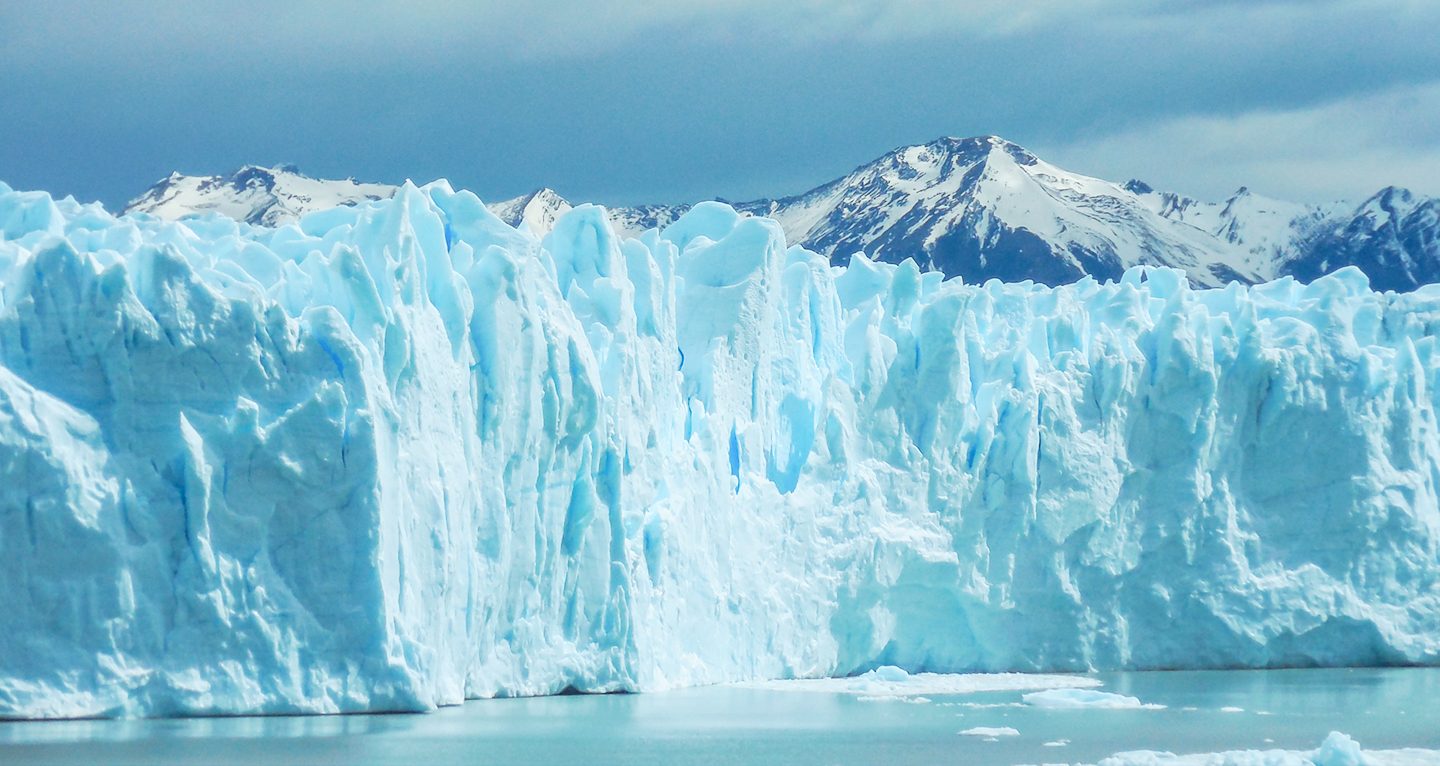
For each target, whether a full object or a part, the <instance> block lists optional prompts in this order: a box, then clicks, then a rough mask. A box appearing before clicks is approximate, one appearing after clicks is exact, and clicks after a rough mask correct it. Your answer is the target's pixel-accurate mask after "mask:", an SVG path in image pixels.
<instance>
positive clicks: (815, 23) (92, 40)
mask: <svg viewBox="0 0 1440 766" xmlns="http://www.w3.org/2000/svg"><path fill="white" fill-rule="evenodd" d="M221 5H222V4H220V3H192V2H153V3H145V2H133V3H99V2H95V3H87V2H75V1H71V0H46V2H5V3H0V180H4V181H6V182H8V183H9V184H11V185H12V186H15V187H17V188H34V189H45V190H49V191H52V192H55V193H60V194H74V195H76V196H78V197H80V198H82V199H86V200H89V199H99V200H101V201H103V202H105V203H106V204H107V205H110V206H112V207H113V206H116V205H119V204H121V203H123V202H124V201H125V200H127V199H129V198H130V197H133V196H135V195H138V194H139V193H140V192H142V191H143V190H144V189H145V188H146V187H147V186H148V185H149V184H151V183H153V182H154V181H155V180H156V179H158V178H160V177H162V176H164V175H166V174H168V173H169V172H170V171H171V170H177V169H178V170H180V171H182V172H186V173H206V174H209V173H221V172H228V171H229V170H232V169H234V168H235V167H236V166H239V165H241V164H244V163H257V164H266V165H269V164H275V163H281V162H293V163H296V164H298V165H299V166H300V167H301V169H302V170H303V171H305V172H306V173H308V174H310V175H315V176H321V177H345V176H355V177H357V178H361V179H364V180H376V181H388V182H399V181H401V180H404V179H405V178H413V179H415V180H416V181H428V180H431V179H434V178H438V177H447V178H449V179H451V181H452V183H454V184H455V185H456V186H460V187H465V188H470V189H472V190H474V191H476V192H477V193H478V194H480V195H481V196H482V197H484V198H487V199H499V198H502V197H508V196H513V195H516V194H519V193H522V192H525V191H529V190H530V189H532V188H534V187H537V186H540V185H548V186H552V187H554V188H556V189H558V190H559V191H560V192H561V193H562V194H564V195H566V196H567V197H570V198H571V199H574V200H584V201H598V202H606V203H612V204H628V203H636V202H644V201H650V202H680V201H693V200H695V199H699V198H705V197H715V196H720V197H725V198H730V199H745V198H752V197H757V196H777V195H781V194H786V193H794V192H798V191H803V190H804V189H807V188H809V187H811V186H814V185H816V184H818V183H820V182H822V181H826V180H829V179H831V178H833V177H836V176H838V175H841V174H842V173H844V172H846V171H848V170H849V169H851V168H852V167H854V166H855V165H858V164H860V163H862V162H865V161H867V160H870V159H873V158H874V157H875V156H878V155H879V154H882V153H884V152H885V151H888V150H889V149H892V148H894V147H896V146H900V145H904V144H908V143H918V142H923V141H927V140H930V139H933V138H936V137H938V136H942V135H955V136H968V135H983V134H992V133H993V134H999V135H1001V136H1004V137H1006V138H1009V139H1011V140H1013V141H1016V142H1018V143H1020V144H1022V145H1025V146H1027V147H1028V148H1030V149H1031V150H1032V151H1034V152H1036V153H1037V154H1039V155H1040V156H1042V157H1044V158H1046V159H1049V160H1050V161H1052V162H1055V163H1056V164H1059V165H1061V166H1063V167H1067V168H1070V169H1072V170H1075V171H1079V172H1083V173H1088V174H1091V175H1098V176H1101V177H1105V178H1110V179H1113V180H1125V179H1126V178H1130V177H1138V178H1142V179H1144V180H1146V181H1148V182H1150V183H1151V184H1152V185H1154V186H1156V187H1157V188H1168V189H1175V190H1179V191H1183V192H1186V193H1190V194H1195V195H1199V196H1203V197H1209V198H1219V197H1223V196H1225V195H1226V194H1227V193H1228V192H1230V191H1231V190H1233V189H1234V188H1235V187H1237V186H1240V185H1242V184H1244V185H1248V186H1250V187H1251V188H1252V189H1254V190H1256V191H1259V192H1262V193H1266V194H1270V195H1272V196H1278V197H1285V198H1291V199H1298V200H1311V201H1319V200H1326V199H1332V198H1347V199H1360V198H1363V197H1365V196H1368V195H1369V194H1370V193H1372V192H1374V191H1375V190H1376V189H1378V188H1380V187H1381V186H1384V185H1387V184H1397V185H1403V186H1409V187H1411V188H1414V189H1416V190H1418V191H1422V192H1426V193H1430V194H1440V44H1437V43H1436V39H1437V37H1440V2H1433V1H1431V0H1189V1H1188V2H1187V1H1186V0H1164V1H1163V2H1159V1H1157V2H1141V1H1140V0H1032V1H1027V0H979V1H978V2H960V1H959V0H911V1H908V2H907V1H905V0H898V1H897V0H889V1H882V0H875V1H873V2H872V1H871V0H835V1H832V2H818V1H813V0H786V1H784V2H777V0H767V1H766V2H758V1H753V2H752V1H751V0H730V2H696V1H695V0H671V1H670V2H654V1H652V0H646V1H644V2H641V1H639V0H635V1H626V2H610V3H605V2H592V3H581V2H575V3H560V2H546V1H541V2H528V3H506V4H499V3H484V2H480V3H475V2H458V1H449V2H441V1H438V0H431V1H428V2H426V1H423V0H422V1H418V2H417V1H415V0H410V1H408V2H398V1H397V2H384V3H381V2H374V3H366V4H358V9H356V8H344V7H343V6H344V5H345V4H341V3H329V2H305V1H304V0H285V1H284V2H251V3H246V4H245V6H244V7H243V8H241V7H240V6H239V4H235V7H234V8H232V9H229V10H226V9H223V8H221V7H220V6H221ZM211 6H214V7H213V8H212V7H211ZM777 6H778V7H779V9H777Z"/></svg>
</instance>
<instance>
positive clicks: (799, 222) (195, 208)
mask: <svg viewBox="0 0 1440 766" xmlns="http://www.w3.org/2000/svg"><path fill="white" fill-rule="evenodd" d="M393 192H394V187H390V186H385V185H381V184H356V183H355V182H354V181H318V180H315V179H309V178H305V177H304V176H300V175H298V174H296V173H294V172H293V171H292V170H285V169H263V168H245V169H242V170H241V171H240V172H238V173H236V174H235V175H233V176H230V177H225V178H220V177H210V178H191V177H186V176H178V175H174V176H171V177H170V178H169V179H166V180H165V181H162V182H160V183H159V184H157V185H156V186H155V187H154V188H152V189H151V191H150V192H147V194H146V195H145V196H144V197H141V198H140V199H139V200H136V201H135V202H133V203H131V205H130V206H129V207H127V208H126V210H127V212H150V213H154V214H156V215H160V216H161V217H165V218H170V219H175V218H179V217H181V216H183V215H185V214H187V213H190V212H204V211H210V210H213V211H216V212H220V213H223V214H225V215H229V216H230V217H233V218H236V219H238V220H245V221H248V222H251V223H262V224H265V225H276V224H280V223H286V222H290V221H293V220H295V219H297V218H298V217H299V216H300V215H303V214H304V213H306V212H310V211H313V210H321V209H325V208H327V207H333V206H335V205H337V204H354V203H355V202H357V201H361V200H365V199H375V198H382V197H388V196H389V195H390V194H392V193H393ZM1406 200H1408V201H1406ZM571 207H572V204H571V203H570V202H569V201H567V200H566V199H564V198H563V197H561V196H560V195H559V194H558V193H556V192H555V191H554V190H552V189H548V188H542V189H540V190H537V191H535V192H532V193H530V194H526V195H522V196H520V197H516V198H514V199H510V200H505V201H503V202H499V203H495V204H492V205H490V208H491V210H492V211H493V212H494V213H495V214H496V215H498V216H499V217H500V219H501V220H503V221H505V222H506V223H508V224H510V225H512V226H516V227H520V228H524V229H525V230H526V231H528V232H530V233H532V234H535V235H536V236H544V235H545V234H546V233H548V232H549V231H550V229H551V228H552V227H553V226H554V224H555V221H557V220H558V219H559V217H560V216H561V215H563V213H564V212H565V211H567V210H569V209H570V208H571ZM735 208H736V209H737V210H740V211H741V212H743V213H746V214H750V215H758V216H765V217H769V218H773V219H774V220H776V221H778V222H779V223H780V225H781V227H782V228H783V229H784V230H785V234H786V237H787V238H788V239H789V240H790V241H792V242H796V243H798V244H801V245H804V246H805V247H807V248H809V249H811V250H813V251H815V252H818V253H821V254H822V255H825V256H827V257H829V258H830V260H831V262H832V263H834V264H836V265H844V264H846V263H848V262H849V259H850V256H852V255H853V254H855V253H857V252H863V253H865V254H867V256H868V257H870V258H871V260H875V261H881V262H887V263H900V262H902V261H904V260H905V259H907V258H909V259H913V260H915V261H916V262H917V263H918V264H919V265H920V266H921V268H922V269H923V270H926V271H931V270H934V271H940V272H942V273H944V274H946V275H947V276H959V277H962V278H964V279H965V280H967V281H970V282H983V281H985V280H987V279H991V278H997V279H1000V280H1002V281H1012V282H1014V281H1022V280H1026V279H1029V280H1034V281H1037V282H1040V283H1042V284H1048V285H1057V284H1065V283H1068V282H1073V281H1075V280H1077V279H1079V278H1080V277H1082V276H1085V275H1089V276H1093V277H1095V278H1097V279H1101V280H1107V279H1108V280H1113V279H1117V278H1119V276H1120V274H1121V273H1123V271H1124V270H1125V269H1127V268H1130V267H1132V266H1137V265H1154V266H1170V267H1174V268H1179V269H1182V270H1183V271H1185V272H1186V274H1187V275H1188V276H1189V278H1190V279H1191V280H1192V281H1193V282H1195V283H1196V284H1197V285H1202V286H1219V285H1223V284H1225V283H1227V282H1229V281H1231V280H1237V281H1240V282H1243V283H1245V284H1255V283H1259V282H1264V281H1269V280H1271V279H1275V278H1277V277H1281V276H1286V275H1293V276H1296V277H1297V278H1300V279H1303V280H1305V281H1310V280H1313V279H1315V278H1317V277H1319V276H1321V275H1323V274H1326V273H1329V272H1330V271H1333V270H1335V269H1336V268H1339V267H1340V266H1344V265H1353V266H1356V267H1358V268H1360V269H1361V270H1362V271H1365V272H1366V273H1367V274H1369V275H1370V276H1371V278H1372V280H1373V284H1374V285H1375V286H1376V287H1377V288H1380V289H1396V290H1410V289H1414V288H1415V287H1416V286H1417V285H1420V284H1426V283H1429V282H1434V281H1440V222H1437V210H1440V202H1437V201H1436V200H1433V199H1426V198H1421V197H1416V196H1415V195H1412V194H1410V193H1409V192H1407V191H1404V190H1400V189H1387V190H1383V191H1382V192H1380V193H1379V194H1377V195H1376V196H1375V197H1374V198H1372V199H1371V200H1369V201H1367V202H1366V203H1364V204H1362V205H1361V206H1360V207H1359V208H1354V207H1352V206H1349V205H1345V204H1342V203H1335V204H1329V205H1301V204H1297V203H1291V202H1284V201H1281V200H1274V199H1270V198H1267V197H1264V196H1261V195H1258V194H1254V193H1252V192H1250V191H1249V190H1247V189H1243V188H1242V189H1240V190H1239V191H1237V192H1236V193H1235V194H1234V195H1232V196H1231V197H1230V198H1229V199H1226V200H1224V201H1221V202H1204V201H1200V200H1196V199H1192V198H1189V197H1185V196H1182V195H1178V194H1175V193H1172V192H1159V191H1155V190H1154V189H1151V188H1150V187H1149V186H1147V185H1145V184H1144V183H1142V182H1139V181H1131V182H1129V183H1126V184H1124V185H1119V184H1114V183H1111V182H1109V181H1104V180H1101V179H1097V178H1091V177H1088V176H1084V175H1080V174H1076V173H1072V172H1069V171H1067V170H1064V169H1062V168H1059V167H1056V166H1054V165H1051V164H1050V163H1047V162H1045V161H1044V160H1041V159H1039V158H1037V157H1036V156H1035V155H1033V154H1031V153H1030V152H1028V151H1026V150H1025V149H1024V148H1022V147H1020V146H1018V145H1016V144H1013V143H1010V142H1008V141H1005V140H1004V139H1001V138H998V137H995V136H985V137H979V138H942V139H939V140H936V141H932V142H930V143H928V144H922V145H917V146H908V147H903V148H900V149H897V150H895V151H893V152H889V153H887V154H886V155H884V156H882V157H880V158H878V159H876V160H874V161H873V162H869V163H866V164H865V165H862V166H860V167H858V168H856V169H855V170H854V171H853V172H851V173H849V174H848V175H846V176H844V177H842V178H839V179H836V180H834V181H831V182H830V183H827V184H824V185H822V186H819V187H817V188H815V189H812V190H810V191H808V192H805V193H803V194H799V195H795V196H792V197H784V198H780V199H774V200H756V201H752V202H743V203H738V204H736V205H735ZM689 209H690V205H643V206H638V207H620V208H613V209H611V210H610V211H609V219H610V222H611V224H612V225H613V226H614V227H615V229H616V231H617V232H619V233H620V234H621V235H622V236H624V237H638V236H640V235H641V234H643V233H644V232H645V231H647V230H650V229H656V228H663V227H665V226H668V225H670V224H671V223H673V222H674V221H676V220H678V219H679V218H680V216H681V215H683V214H684V213H685V212H686V211H687V210H689Z"/></svg>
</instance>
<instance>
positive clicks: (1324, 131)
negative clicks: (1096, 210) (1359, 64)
mask: <svg viewBox="0 0 1440 766" xmlns="http://www.w3.org/2000/svg"><path fill="white" fill-rule="evenodd" d="M1037 151H1041V152H1042V153H1043V154H1045V155H1046V156H1048V157H1050V158H1052V159H1053V161H1055V162H1057V163H1058V164H1060V165H1062V166H1067V167H1071V168H1074V169H1075V170H1079V171H1082V172H1087V173H1090V174H1092V175H1098V176H1102V177H1107V178H1113V179H1116V180H1121V179H1125V178H1134V177H1138V178H1141V179H1143V180H1145V181H1147V182H1148V183H1150V184H1151V185H1153V186H1155V187H1157V188H1169V189H1175V190H1178V191H1183V192H1186V193H1190V194H1195V195H1198V196H1202V197H1207V198H1211V199H1214V198H1220V197H1223V196H1225V195H1226V194H1228V193H1229V192H1231V191H1234V190H1235V189H1236V188H1237V187H1239V186H1242V185H1246V186H1249V187H1250V188H1251V189H1253V190H1255V191H1257V192H1260V193H1263V194H1267V195H1269V196H1273V197H1279V198H1283V199H1293V200H1301V201H1314V202H1318V201H1326V200H1336V199H1348V200H1353V201H1358V200H1359V199H1363V198H1364V197H1367V196H1369V195H1370V194H1372V193H1374V192H1375V191H1376V190H1378V189H1380V188H1382V187H1384V186H1390V185H1395V186H1405V187H1408V188H1411V189H1413V190H1415V191H1418V192H1421V193H1424V194H1430V195H1440V80H1436V81H1433V82H1430V83H1425V84H1421V85H1415V86H1404V87H1398V88H1393V89H1390V90H1386V91H1384V92H1381V93H1375V94H1368V95H1363V96H1357V97H1352V98H1344V99H1339V100H1335V101H1331V102H1328V103H1324V104H1320V105H1316V106H1311V107H1305V108H1296V109H1258V110H1254V111H1249V112H1245V113H1242V114H1237V115H1192V116H1184V117H1177V118H1172V119H1168V120H1163V121H1161V122H1158V123H1154V124H1145V125H1135V126H1132V127H1129V128H1128V129H1125V130H1122V131H1119V132H1116V133H1113V134H1111V135H1107V136H1104V137H1100V138H1095V139H1090V140H1082V141H1076V142H1072V143H1056V144H1054V145H1051V146H1045V147H1037Z"/></svg>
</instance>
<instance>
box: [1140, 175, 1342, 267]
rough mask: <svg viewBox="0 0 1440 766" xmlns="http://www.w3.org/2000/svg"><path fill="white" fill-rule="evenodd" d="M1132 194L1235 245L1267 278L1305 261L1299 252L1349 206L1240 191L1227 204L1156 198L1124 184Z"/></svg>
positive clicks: (1159, 194)
mask: <svg viewBox="0 0 1440 766" xmlns="http://www.w3.org/2000/svg"><path fill="white" fill-rule="evenodd" d="M1125 188H1126V189H1127V190H1128V191H1131V192H1134V193H1135V195H1136V197H1137V198H1138V199H1139V200H1140V201H1141V202H1142V203H1143V204H1144V205H1145V206H1146V207H1148V208H1150V209H1151V210H1153V211H1154V212H1155V213H1157V214H1159V215H1160V216H1162V217H1164V218H1167V219H1169V220H1172V221H1179V222H1181V223H1186V224H1189V225H1191V226H1194V227H1196V228H1198V229H1201V230H1202V231H1204V232H1206V233H1207V234H1210V235H1212V236H1214V237H1216V238H1217V239H1219V240H1221V241H1222V242H1225V243H1227V244H1229V245H1232V246H1234V247H1235V248H1236V250H1237V251H1238V252H1239V253H1241V256H1240V257H1241V259H1242V262H1243V263H1244V264H1245V266H1246V267H1247V268H1248V269H1249V270H1250V271H1252V272H1254V273H1257V274H1260V275H1262V276H1264V277H1266V278H1274V277H1276V276H1279V273H1278V271H1277V269H1279V268H1280V267H1281V266H1282V265H1283V264H1284V263H1286V262H1289V261H1291V260H1294V259H1296V258H1297V257H1299V256H1300V251H1299V249H1298V248H1299V247H1300V246H1301V244H1302V243H1303V242H1304V240H1305V239H1306V238H1307V237H1309V236H1310V235H1311V234H1312V233H1313V232H1314V231H1316V230H1317V229H1319V228H1320V227H1322V226H1323V225H1324V224H1325V223H1326V222H1327V221H1329V220H1331V219H1333V218H1334V217H1335V216H1336V215H1340V214H1343V213H1344V207H1345V206H1344V205H1342V204H1340V203H1335V204H1331V205H1325V206H1319V205H1302V204H1299V203H1295V202H1284V201H1282V200H1276V199H1271V198H1269V197H1264V196H1261V195H1259V194H1255V193H1254V192H1252V191H1250V190H1249V189H1247V188H1245V187H1241V188H1240V189H1239V190H1237V191H1236V192H1235V193H1234V194H1233V195H1231V196H1230V197H1229V198H1228V199H1226V200H1224V201H1222V202H1203V201H1201V200H1197V199H1194V198H1191V197H1186V196H1183V195H1180V194H1176V193H1174V192H1157V191H1155V190H1153V189H1151V188H1150V187H1149V186H1148V185H1146V184H1144V183H1142V182H1140V181H1130V182H1128V183H1127V184H1125Z"/></svg>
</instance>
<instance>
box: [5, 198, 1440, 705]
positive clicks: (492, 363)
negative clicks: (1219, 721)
mask: <svg viewBox="0 0 1440 766" xmlns="http://www.w3.org/2000/svg"><path fill="white" fill-rule="evenodd" d="M1437 330H1440V288H1434V287H1429V288H1421V289H1419V290H1417V291H1415V292H1413V293H1409V294H1403V295H1400V294H1393V293H1377V292H1374V291H1372V290H1371V289H1370V288H1369V286H1368V283H1367V282H1366V280H1365V277H1364V276H1363V275H1362V274H1361V273H1360V272H1358V271H1356V270H1355V269H1345V270H1342V271H1340V272H1337V273H1336V274H1334V275H1332V276H1329V277H1325V278H1322V279H1319V280H1316V281H1315V282H1314V283H1312V284H1310V285H1308V286H1305V285H1301V284H1298V283H1297V282H1295V281H1293V280H1289V279H1285V280H1281V281H1278V282H1273V283H1270V284H1265V285H1261V286H1256V287H1251V288H1247V287H1243V286H1240V285H1231V286H1229V287H1227V288H1224V289H1214V290H1196V289H1191V288H1190V287H1189V286H1188V284H1187V282H1186V280H1185V278H1184V276H1183V275H1182V274H1181V273H1180V272H1178V271H1174V270H1169V269H1161V268H1145V267H1137V268H1134V269H1131V270H1130V271H1127V272H1126V273H1125V275H1124V278H1123V279H1121V280H1120V281H1118V282H1115V283H1104V284H1102V283H1099V282H1097V281H1095V280H1092V279H1083V280H1081V281H1080V282H1078V283H1075V284H1072V285H1067V286H1063V287H1056V288H1049V287H1044V286H1039V285H1035V284H1031V283H1019V284H1002V283H999V282H994V281H991V282H987V283H985V284H983V285H968V284H963V283H961V282H960V281H958V280H950V281H942V279H941V278H940V275H938V274H935V273H923V272H922V271H921V270H920V269H919V268H918V267H916V265H915V264H914V262H910V261H907V262H905V263H902V264H900V265H898V266H892V265H887V264H880V263H873V262H871V261H869V260H867V259H866V258H865V257H864V256H863V255H856V256H855V257H854V258H853V260H852V261H851V263H850V265H849V267H848V268H835V267H831V266H830V264H829V263H828V261H827V259H826V258H824V257H821V256H818V255H816V254H814V253H812V252H809V251H807V250H804V249H802V248H799V247H794V246H789V245H787V243H786V241H785V238H784V234H783V232H782V231H781V229H780V227H779V226H778V225H777V224H776V223H775V222H774V221H771V220H767V219H765V218H759V217H745V216H742V215H739V214H737V213H736V212H735V211H734V210H732V209H730V208H729V207H727V206H725V205H721V204H715V203H710V204H702V205H698V206H696V207H695V208H694V209H692V210H690V211H689V212H688V213H686V214H685V215H684V216H683V217H682V218H680V219H679V220H677V221H676V222H674V223H673V224H671V225H669V226H668V227H666V228H664V229H663V230H651V231H647V232H645V233H644V234H642V235H640V236H638V237H635V238H629V239H626V238H622V237H620V236H617V234H616V232H615V230H614V229H613V228H612V226H611V224H610V223H609V222H608V221H607V219H606V215H605V211H604V210H603V209H602V208H599V207H595V206H580V207H577V208H575V209H574V210H572V211H570V212H569V213H567V214H565V215H564V216H563V217H562V218H560V220H558V221H557V222H556V225H555V227H554V229H553V230H552V231H551V232H550V233H549V234H548V235H546V236H545V237H544V239H537V238H536V237H535V236H533V235H531V234H530V233H528V232H522V231H517V230H516V229H514V228H511V227H509V226H506V225H505V224H503V223H502V222H501V221H500V220H499V219H498V218H496V217H495V216H494V215H493V214H492V213H491V212H489V211H488V210H487V209H486V208H485V206H484V205H483V204H482V203H481V201H480V200H479V199H478V198H476V197H475V196H474V195H473V194H470V193H468V192H465V191H458V192H457V191H455V190H453V189H452V188H451V187H450V186H449V185H448V184H446V183H444V182H436V183H432V184H429V185H426V186H424V187H416V186H414V185H413V184H406V185H405V186H404V187H402V188H401V189H400V190H399V191H397V193H396V194H395V196H394V197H393V198H391V199H388V200H383V201H374V202H364V203H361V204H358V205H356V206H353V207H340V208H336V209H332V210H324V211H317V212H314V213H311V214H308V215H306V216H304V217H303V218H301V219H300V220H299V221H298V222H296V223H294V224H289V225H285V226H281V227H278V228H265V227H253V226H250V225H246V224H242V223H237V222H235V221H232V220H228V219H225V218H222V217H219V216H217V215H213V214H210V215H202V216H196V217H190V218H186V219H184V220H181V221H178V222H167V221H162V220H159V219H157V218H153V217H149V216H146V215H135V216H125V217H115V216H112V215H110V214H109V213H107V212H106V211H104V210H103V209H101V208H100V207H99V206H97V205H83V204H79V203H77V202H75V201H74V200H72V199H68V198H66V199H59V200H57V199H54V198H52V197H51V196H49V195H47V194H44V193H37V192H20V191H15V190H13V189H11V188H10V187H8V186H4V185H0V578H3V583H4V588H3V589H0V716H4V717H33V718H46V717H67V716H130V715H136V716H148V715H181V714H207V715H208V714H235V713H333V712H362V711H387V710H428V709H432V708H434V707H436V706H439V705H449V704H455V703H459V702H461V701H462V700H464V699H467V698H478V697H492V696H504V695H537V694H551V693H557V692H561V691H565V690H578V691H586V692H606V691H648V690H656V689H664V688H671V687H677V686H687V685H700V684H712V683H721V682H743V681H759V680H766V679H787V678H821V677H831V676H848V675H855V674H859V673H863V672H866V671H870V670H874V669H876V668H879V667H882V666H893V667H894V668H896V669H900V670H903V671H905V672H907V673H922V672H925V673H930V672H936V673H939V672H992V671H1087V670H1094V669H1116V668H1182V667H1183V668H1203V667H1271V666H1291V665H1335V664H1348V663H1363V664H1377V663H1433V662H1436V661H1437V660H1440V555H1437V550H1440V547H1437V544H1440V506H1437V500H1436V492H1437V482H1440V429H1437V423H1436V408H1435V405H1436V393H1435V392H1436V391H1437V384H1440V380H1437V375H1440V351H1437V348H1436V334H1437ZM886 672H887V673H892V672H893V671H888V670H887V671H886ZM897 677H898V676H897Z"/></svg>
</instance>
